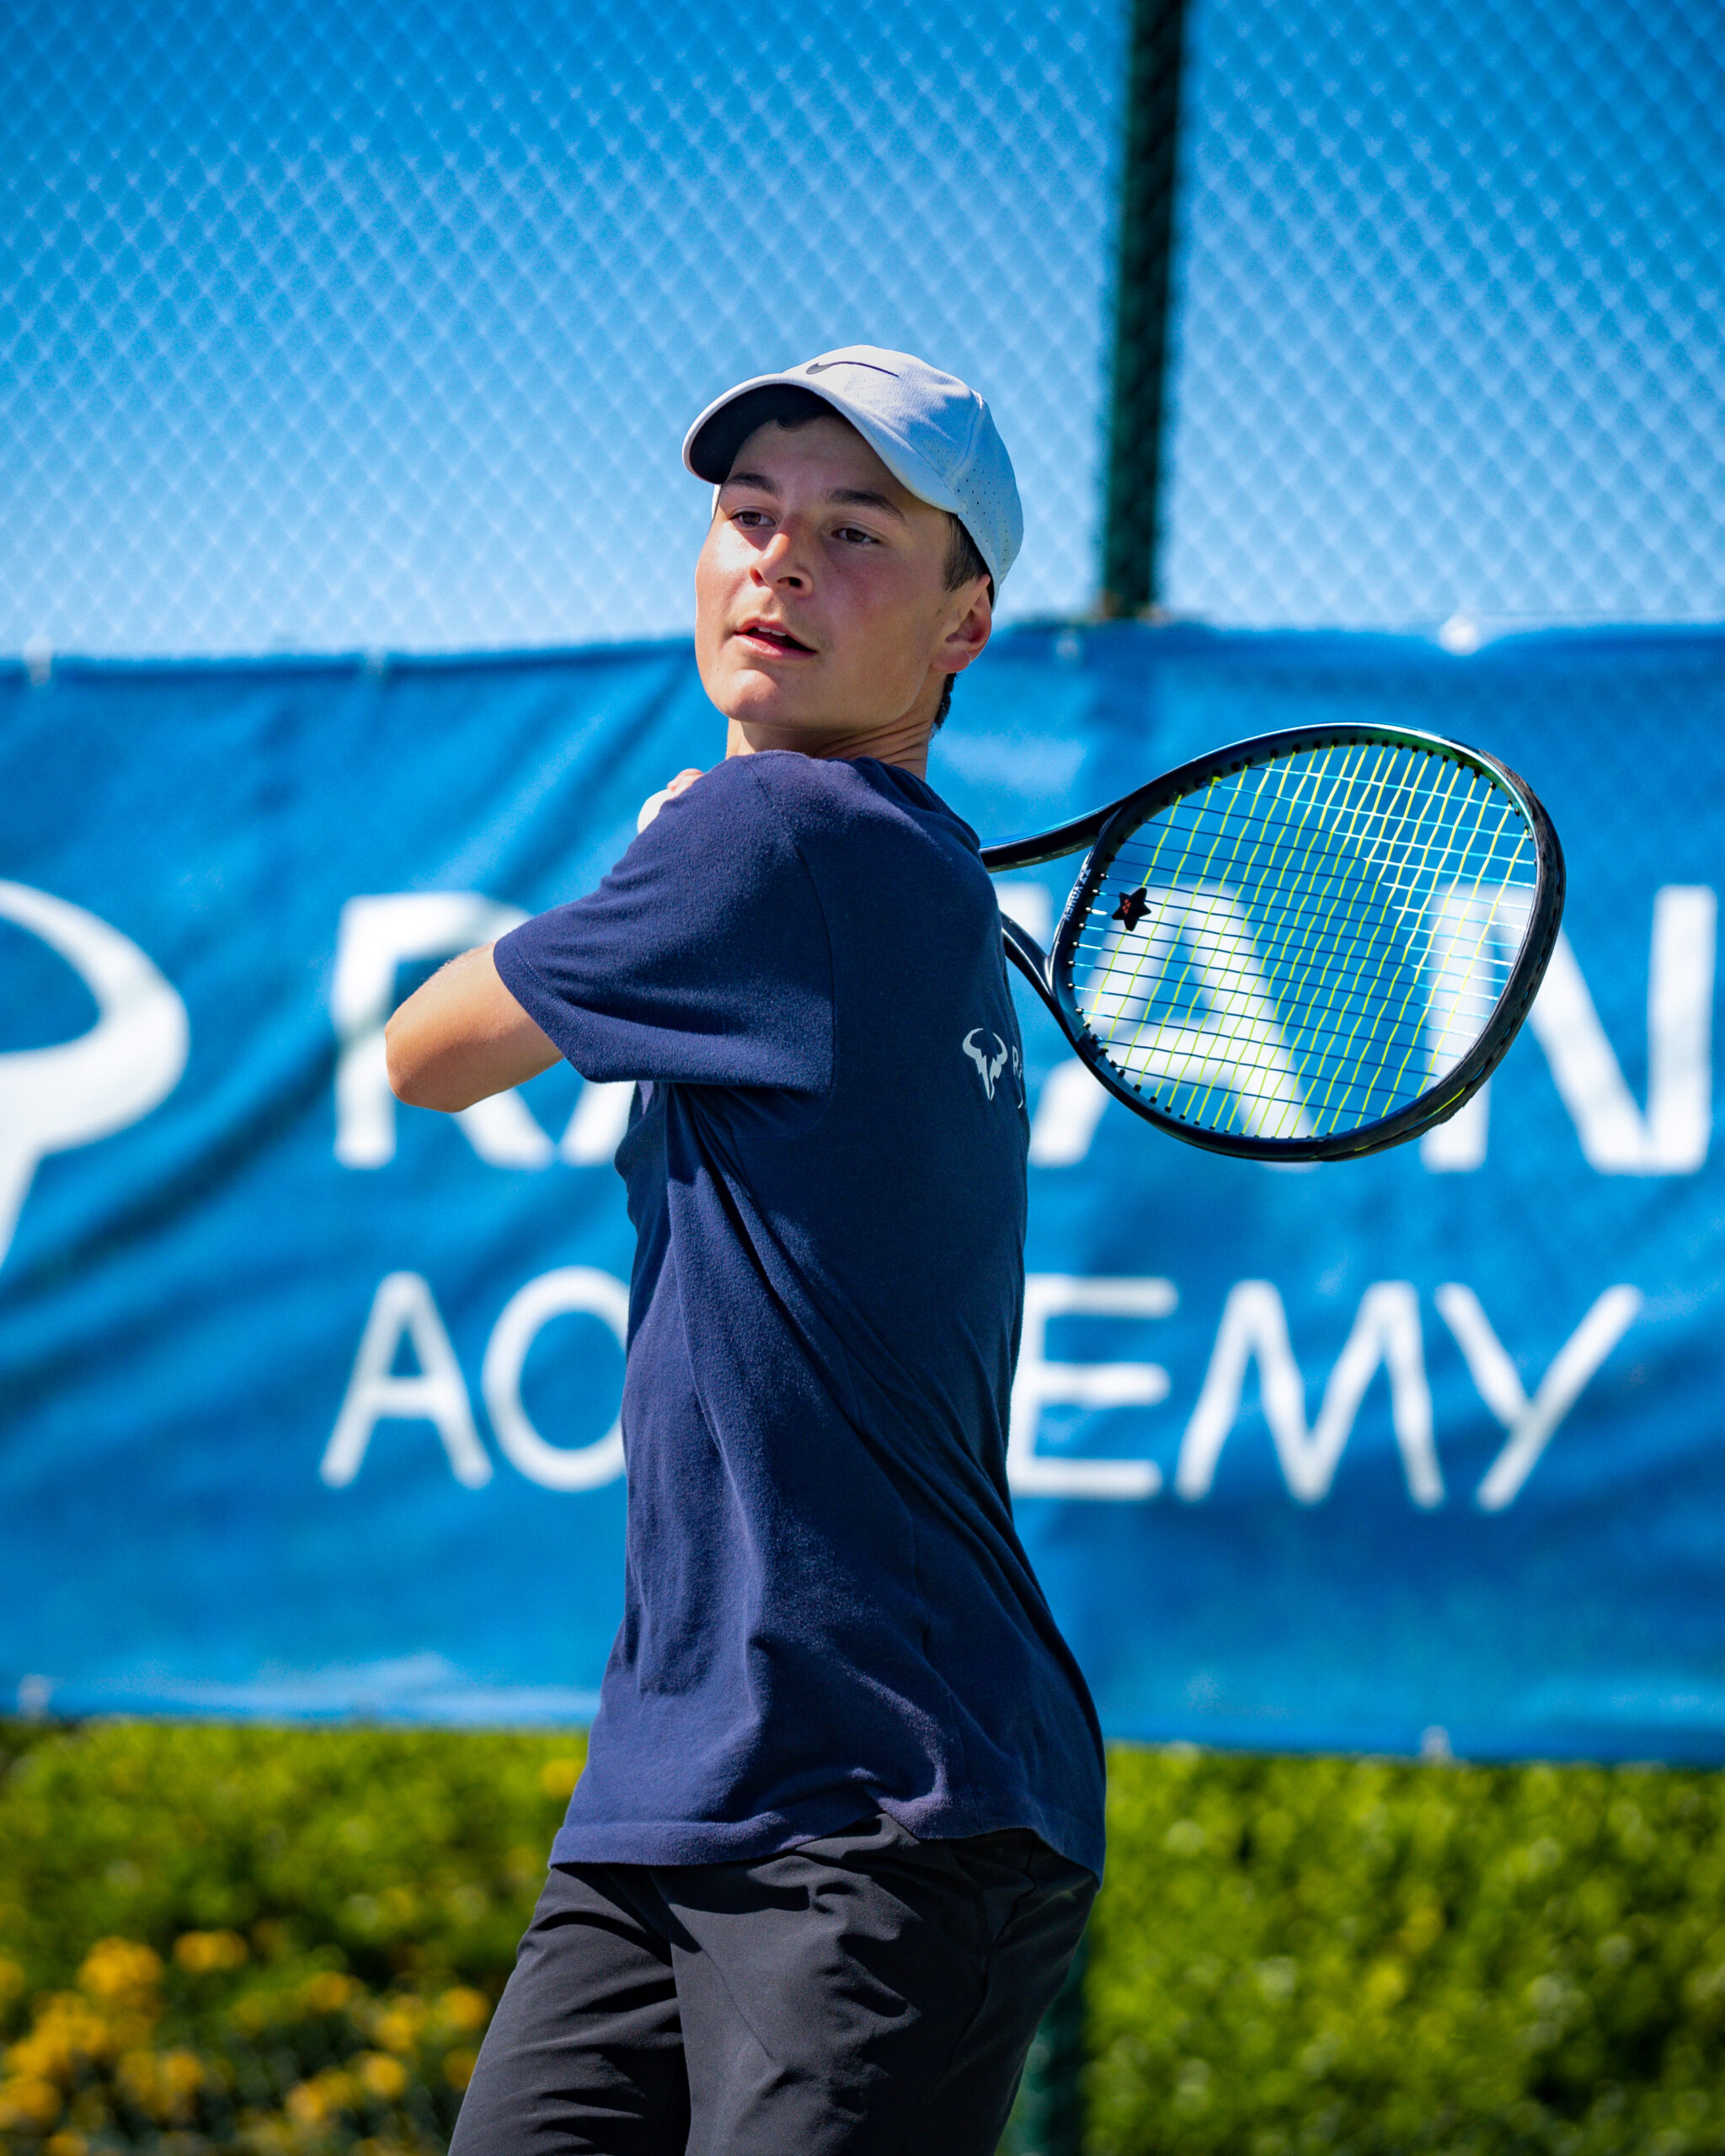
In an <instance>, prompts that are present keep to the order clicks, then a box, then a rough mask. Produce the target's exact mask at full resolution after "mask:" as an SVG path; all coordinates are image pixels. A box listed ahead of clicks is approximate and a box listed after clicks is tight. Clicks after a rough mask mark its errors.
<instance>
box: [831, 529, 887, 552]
mask: <svg viewBox="0 0 1725 2156" xmlns="http://www.w3.org/2000/svg"><path fill="white" fill-rule="evenodd" d="M838 536H839V537H840V538H841V539H842V540H843V541H844V542H845V543H846V546H851V547H858V546H861V547H875V546H879V543H880V542H879V540H878V539H876V537H875V536H874V534H873V532H872V531H861V530H859V529H858V527H857V526H856V525H854V524H841V526H839V530H838Z"/></svg>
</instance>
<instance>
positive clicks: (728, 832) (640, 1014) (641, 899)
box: [494, 756, 833, 1096]
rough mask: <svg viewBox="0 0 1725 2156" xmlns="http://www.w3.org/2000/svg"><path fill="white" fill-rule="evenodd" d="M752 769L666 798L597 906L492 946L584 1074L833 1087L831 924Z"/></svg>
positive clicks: (557, 914) (733, 764) (561, 914)
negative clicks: (829, 938) (828, 924)
mask: <svg viewBox="0 0 1725 2156" xmlns="http://www.w3.org/2000/svg"><path fill="white" fill-rule="evenodd" d="M752 760H753V759H751V758H748V757H740V756H739V757H732V758H731V759H729V760H728V761H726V762H725V763H723V764H720V765H719V766H717V767H716V768H715V769H714V770H713V771H708V773H707V774H706V775H705V776H703V777H702V778H701V779H699V780H698V781H697V782H696V783H695V784H694V785H693V786H692V787H690V788H689V790H688V791H687V792H686V793H682V794H680V795H678V796H677V797H676V798H675V799H673V800H670V801H667V802H666V803H665V806H664V807H663V808H662V809H660V813H659V814H658V816H657V817H655V818H654V821H653V822H652V823H650V824H649V825H648V826H647V829H646V830H644V831H643V832H642V833H641V834H640V835H639V836H638V838H637V839H636V840H635V841H634V843H633V845H632V846H630V848H629V850H628V852H627V853H626V854H624V856H623V857H622V860H621V861H620V862H618V863H617V867H615V868H613V869H612V870H611V873H610V874H609V875H608V876H607V877H606V878H605V880H604V882H603V883H601V885H600V887H599V889H597V890H596V891H595V892H593V893H592V894H591V895H590V897H587V898H585V899H577V900H576V901H575V902H574V905H565V906H558V907H556V908H555V909H554V910H553V911H551V912H550V913H544V914H541V915H538V916H537V919H535V920H532V921H526V922H524V923H523V924H522V926H521V927H520V928H517V929H515V930H514V931H511V933H510V934H509V935H507V936H505V937H503V938H502V939H501V940H500V941H499V943H498V944H497V946H496V948H495V951H494V958H495V961H496V965H497V970H498V973H499V975H500V976H501V978H502V979H503V982H504V985H505V987H506V988H507V989H508V990H510V994H511V995H513V996H514V997H515V1001H517V1002H518V1003H519V1004H520V1005H521V1007H522V1009H523V1010H524V1011H526V1013H527V1015H528V1016H529V1017H531V1019H532V1020H533V1021H534V1022H535V1023H536V1024H537V1026H538V1027H540V1028H541V1030H542V1032H543V1033H546V1034H547V1035H548V1036H549V1038H551V1039H552V1040H553V1041H554V1042H555V1043H556V1044H557V1046H558V1049H561V1050H562V1052H563V1054H564V1055H565V1056H566V1057H567V1058H568V1059H569V1061H570V1062H571V1063H572V1064H573V1065H574V1067H575V1069H576V1070H579V1072H580V1073H581V1075H582V1076H583V1077H585V1078H590V1079H595V1080H600V1081H606V1080H615V1079H627V1078H634V1079H653V1080H655V1081H658V1080H664V1081H670V1082H672V1083H685V1084H690V1085H704V1086H772V1087H776V1088H782V1089H785V1090H788V1091H792V1092H795V1093H801V1094H805V1095H810V1096H820V1095H824V1094H825V1091H827V1089H828V1087H829V1086H830V1083H831V1077H832V1044H833V966H832V953H831V948H830V943H829V941H828V937H827V931H826V923H825V917H824V915H823V914H822V911H821V907H820V899H819V897H818V895H817V894H816V891H815V887H814V881H813V879H812V878H811V877H810V875H809V871H808V868H807V867H806V866H805V864H804V861H803V859H802V857H801V856H800V854H799V853H798V850H797V847H796V846H795V845H794V843H793V840H792V837H791V835H790V832H789V830H788V827H787V825H786V823H785V821H784V819H783V818H782V815H781V814H779V812H778V810H777V807H776V806H775V803H774V802H773V800H772V795H771V791H770V789H769V787H767V786H766V785H765V784H764V783H763V782H761V779H760V778H759V777H758V776H756V774H754V773H752V772H751V771H750V770H749V768H748V766H749V765H750V762H751V761H752Z"/></svg>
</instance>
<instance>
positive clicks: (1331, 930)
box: [982, 726, 1563, 1161]
mask: <svg viewBox="0 0 1725 2156" xmlns="http://www.w3.org/2000/svg"><path fill="white" fill-rule="evenodd" d="M1074 853H1082V854H1083V855H1084V860H1083V862H1082V864H1081V867H1080V868H1079V871H1078V880H1077V881H1076V883H1075V884H1074V885H1073V887H1072V894H1071V897H1070V898H1069V899H1067V901H1066V905H1065V911H1064V912H1063V913H1062V914H1061V915H1060V922H1059V925H1058V926H1057V927H1056V929H1055V937H1054V948H1053V949H1052V950H1051V951H1049V952H1046V953H1044V951H1043V950H1042V948H1041V947H1040V946H1039V944H1038V943H1037V942H1036V941H1035V939H1034V938H1033V937H1031V936H1030V935H1029V934H1028V932H1027V931H1025V930H1024V929H1023V927H1021V926H1019V924H1018V923H1017V921H1012V920H1011V919H1009V918H1007V916H1005V915H1002V917H1001V928H1002V931H1003V932H1004V934H1005V937H1006V943H1007V952H1008V953H1009V955H1010V956H1011V958H1012V960H1013V962H1014V963H1015V964H1016V965H1017V967H1018V969H1019V970H1020V972H1021V973H1023V975H1024V977H1025V979H1027V980H1028V982H1029V983H1030V985H1031V986H1032V987H1033V989H1034V990H1036V993H1037V994H1038V995H1039V996H1040V997H1041V998H1042V1001H1044V1003H1045V1004H1046V1005H1047V1006H1048V1008H1049V1011H1051V1012H1052V1013H1053V1015H1054V1017H1055V1021H1056V1022H1057V1023H1058V1024H1059V1026H1060V1029H1061V1031H1062V1032H1063V1033H1065V1037H1066V1038H1067V1040H1068V1041H1069V1042H1070V1043H1071V1045H1072V1048H1073V1049H1074V1051H1075V1053H1076V1054H1078V1055H1079V1056H1080V1057H1081V1059H1083V1061H1084V1062H1085V1063H1086V1064H1087V1065H1089V1067H1090V1069H1091V1070H1092V1071H1093V1072H1094V1073H1095V1075H1096V1076H1097V1078H1098V1079H1099V1080H1100V1081H1101V1082H1102V1083H1103V1085H1104V1086H1106V1087H1107V1088H1108V1091H1109V1092H1111V1093H1112V1094H1113V1095H1114V1097H1115V1098H1116V1099H1117V1100H1120V1101H1124V1102H1125V1104H1126V1106H1127V1107H1129V1108H1131V1109H1132V1110H1133V1111H1134V1112H1135V1113H1137V1114H1139V1115H1141V1116H1143V1117H1145V1118H1146V1119H1147V1120H1148V1121H1150V1122H1151V1123H1154V1124H1156V1127H1157V1129H1162V1130H1166V1131H1169V1132H1171V1133H1172V1134H1173V1135H1174V1136H1175V1137H1177V1138H1183V1139H1188V1141H1189V1142H1190V1143H1191V1144H1193V1145H1202V1146H1206V1147H1208V1148H1210V1150H1212V1151H1215V1152H1219V1153H1231V1154H1237V1155H1245V1156H1247V1157H1248V1158H1255V1159H1259V1160H1273V1161H1327V1160H1338V1159H1342V1158H1344V1157H1348V1156H1350V1155H1355V1154H1363V1153H1375V1152H1381V1151H1382V1150H1384V1149H1385V1148H1386V1146H1390V1145H1401V1144H1402V1142H1403V1141H1404V1140H1405V1139H1410V1138H1417V1137H1418V1135H1419V1134H1420V1133H1421V1132H1422V1131H1423V1130H1429V1129H1430V1128H1431V1127H1432V1125H1433V1124H1434V1123H1442V1122H1443V1121H1444V1120H1445V1118H1447V1117H1449V1116H1452V1115H1454V1114H1455V1111H1456V1110H1457V1109H1458V1108H1459V1107H1461V1105H1462V1104H1463V1102H1466V1101H1467V1100H1469V1099H1470V1098H1471V1097H1472V1096H1473V1095H1474V1094H1475V1093H1477V1091H1479V1089H1480V1087H1481V1086H1483V1085H1484V1083H1485V1082H1486V1081H1487V1078H1489V1077H1490V1076H1491V1075H1492V1072H1493V1070H1495V1069H1496V1068H1497V1066H1498V1064H1499V1063H1500V1062H1501V1061H1502V1060H1503V1055H1504V1053H1505V1051H1506V1050H1507V1049H1508V1048H1509V1043H1510V1042H1511V1041H1513V1040H1514V1038H1515V1035H1516V1033H1517V1030H1518V1029H1519V1027H1520V1024H1521V1022H1522V1020H1523V1019H1524V1018H1525V1017H1526V1015H1527V1011H1528V1007H1529V1006H1530V1004H1531V1003H1532V1001H1533V999H1534V997H1535V995H1536V994H1537V993H1538V990H1539V985H1540V983H1541V980H1542V979H1543V978H1544V976H1545V971H1546V963H1547V962H1548V960H1549V959H1550V958H1551V949H1552V946H1553V945H1554V943H1555V942H1556V941H1557V928H1558V924H1559V922H1560V921H1561V920H1562V912H1563V853H1562V847H1561V846H1559V845H1558V842H1557V832H1556V831H1555V830H1553V829H1552V827H1551V819H1550V817H1549V816H1547V815H1546V812H1545V810H1544V809H1543V808H1542V807H1541V804H1540V803H1539V800H1538V799H1537V798H1536V797H1535V794H1534V792H1533V790H1532V788H1531V787H1529V786H1528V785H1527V784H1526V783H1525V781H1523V780H1522V779H1519V778H1518V777H1517V776H1516V775H1515V773H1514V771H1511V770H1509V767H1508V766H1507V765H1504V764H1502V763H1500V762H1499V761H1498V759H1497V758H1496V757H1495V756H1489V755H1484V754H1483V753H1482V752H1481V751H1480V750H1475V749H1464V748H1462V747H1461V746H1460V744H1457V743H1456V742H1454V741H1445V740H1443V739H1440V738H1439V736H1438V735H1436V734H1420V733H1416V732H1414V731H1413V730H1411V729H1409V728H1402V727H1391V726H1324V727H1312V728H1295V729H1292V730H1290V731H1288V732H1286V733H1280V734H1263V735H1261V736H1260V737H1259V738H1258V739H1256V740H1252V741H1242V742H1237V743H1236V744H1235V745H1234V746H1233V747H1231V748H1227V749H1220V750H1217V751H1216V752H1215V754H1214V755H1209V756H1204V757H1200V758H1199V760H1197V761H1196V762H1195V763H1190V764H1186V765H1183V766H1181V768H1180V769H1179V770H1178V771H1170V772H1169V773H1168V774H1167V776H1166V777H1163V778H1159V779H1156V780H1154V781H1152V782H1151V784H1150V785H1148V786H1146V787H1140V789H1139V790H1138V792H1135V793H1129V794H1128V795H1127V796H1126V797H1125V798H1124V800H1120V801H1116V802H1113V803H1110V804H1109V805H1108V807H1107V808H1105V809H1096V810H1094V811H1093V812H1092V814H1089V815H1087V816H1081V817H1079V818H1077V819H1076V820H1075V821H1074V822H1072V823H1070V824H1063V825H1060V826H1059V828H1058V829H1056V830H1050V831H1044V832H1041V833H1039V835H1036V836H1034V837H1031V838H1022V839H1014V840H1012V841H1010V842H1008V843H1007V844H1006V845H1004V846H985V847H984V849H983V853H982V858H983V860H984V862H985V863H986V865H987V866H988V867H989V868H991V870H993V871H995V872H996V873H999V872H1001V871H1002V870H1007V869H1014V868H1031V867H1036V866H1037V865H1038V864H1039V863H1040V862H1047V861H1056V860H1060V859H1061V858H1063V857H1065V856H1066V855H1069V854H1074Z"/></svg>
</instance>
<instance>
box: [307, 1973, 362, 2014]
mask: <svg viewBox="0 0 1725 2156" xmlns="http://www.w3.org/2000/svg"><path fill="white" fill-rule="evenodd" d="M359 1988H360V1987H359V1986H358V1985H357V1984H356V1983H355V1982H354V1980H353V1978H352V1977H344V1976H343V1975H342V1973H341V1972H340V1971H339V1969H325V1970H324V1971H323V1974H322V1975H321V1976H316V1977H312V1980H311V1981H310V1983H307V1986H306V1988H305V1989H304V1990H303V1991H302V1993H300V1996H301V1998H302V1999H304V2001H305V2003H306V2006H307V2009H308V2010H309V2011H310V2012H311V2013H312V2014H339V2013H340V2011H341V2009H343V2007H344V2006H345V2005H346V2004H347V2003H348V2001H349V2000H350V1999H351V1998H352V1997H353V1995H354V1993H355V1992H356V1991H357V1990H358V1989H359Z"/></svg>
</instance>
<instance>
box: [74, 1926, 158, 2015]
mask: <svg viewBox="0 0 1725 2156" xmlns="http://www.w3.org/2000/svg"><path fill="white" fill-rule="evenodd" d="M77 1980H78V1984H79V1986H80V1988H82V1989H83V1990H84V1991H87V1992H88V1993H89V1994H90V1996H91V1998H92V1999H107V2000H110V2001H112V2002H113V2003H114V2004H116V2005H119V2004H140V2003H142V1995H143V1994H146V1993H150V1992H152V1991H153V1990H154V1989H155V1988H156V1986H157V1985H158V1983H160V1982H161V1981H162V1957H161V1956H160V1955H159V1954H158V1953H156V1952H155V1951H153V1950H152V1948H150V1947H148V1946H146V1945H143V1944H142V1942H141V1941H140V1940H136V1939H99V1940H97V1941H96V1943H95V1945H93V1947H92V1948H91V1949H90V1951H89V1952H88V1954H86V1955H85V1956H84V1962H83V1967H82V1968H81V1969H80V1970H79V1971H78V1972H77Z"/></svg>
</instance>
